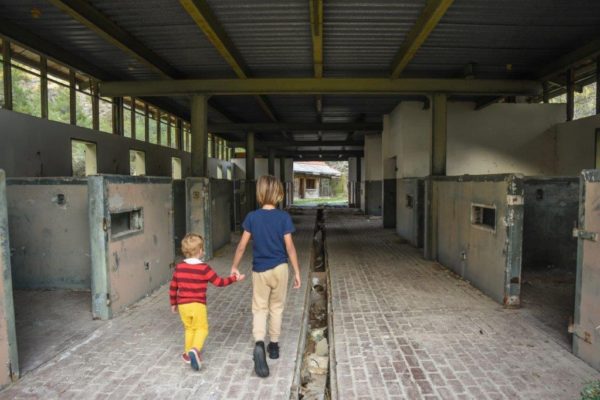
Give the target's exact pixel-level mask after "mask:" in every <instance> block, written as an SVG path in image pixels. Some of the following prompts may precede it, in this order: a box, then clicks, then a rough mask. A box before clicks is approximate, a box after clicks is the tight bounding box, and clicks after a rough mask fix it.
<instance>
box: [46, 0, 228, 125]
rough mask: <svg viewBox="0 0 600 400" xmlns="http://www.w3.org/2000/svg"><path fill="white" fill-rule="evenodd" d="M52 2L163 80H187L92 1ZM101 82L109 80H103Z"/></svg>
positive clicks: (52, 0)
mask: <svg viewBox="0 0 600 400" xmlns="http://www.w3.org/2000/svg"><path fill="white" fill-rule="evenodd" d="M49 1H50V3H52V4H53V5H54V6H55V7H57V8H58V9H60V10H62V11H63V12H64V13H66V14H67V15H69V16H70V17H71V18H73V19H75V20H76V21H78V22H80V23H81V24H83V25H84V26H86V27H88V28H89V29H90V30H92V31H93V32H95V33H96V34H97V35H98V36H100V37H101V38H103V39H104V40H106V41H107V42H109V43H111V44H112V45H114V46H116V47H118V48H120V49H121V50H123V51H124V52H126V53H128V54H130V55H132V56H133V57H135V58H136V59H137V60H139V61H140V62H142V63H143V64H144V65H146V66H148V67H149V68H150V69H152V70H153V71H155V72H157V73H158V74H160V75H161V76H163V77H164V78H167V79H180V78H183V77H184V76H183V75H182V74H181V73H180V72H179V71H177V69H175V68H173V67H172V66H171V65H170V64H169V63H168V62H166V61H165V60H163V59H162V58H161V57H160V56H158V55H157V54H156V53H154V52H153V51H152V50H150V49H149V48H148V47H147V46H145V45H144V44H143V43H142V42H140V41H139V40H138V39H136V38H135V37H134V36H132V35H131V34H129V33H128V32H126V31H125V30H124V29H122V28H120V27H119V26H118V25H117V24H115V23H114V22H112V21H111V20H110V19H108V18H107V17H106V16H105V15H104V14H102V13H101V12H100V11H98V10H97V9H96V8H94V7H93V6H92V5H91V4H90V3H89V2H87V1H83V0H49ZM100 79H106V78H103V77H100ZM209 107H210V110H211V112H212V113H214V114H216V115H219V117H220V118H222V119H226V120H235V118H234V117H232V116H230V115H227V113H226V112H224V111H222V110H219V109H218V108H216V107H215V106H213V105H209Z"/></svg>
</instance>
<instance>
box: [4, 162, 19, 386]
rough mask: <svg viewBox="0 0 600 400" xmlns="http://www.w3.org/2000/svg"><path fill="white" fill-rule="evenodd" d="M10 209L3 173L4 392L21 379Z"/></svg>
mask: <svg viewBox="0 0 600 400" xmlns="http://www.w3.org/2000/svg"><path fill="white" fill-rule="evenodd" d="M7 208H8V207H7V199H6V180H5V174H4V171H3V170H0V273H1V274H0V388H2V387H4V386H6V385H8V384H10V383H11V382H12V381H14V380H16V379H18V377H19V357H18V354H17V335H16V332H15V309H14V303H13V290H12V276H11V267H10V239H9V233H8V211H7Z"/></svg>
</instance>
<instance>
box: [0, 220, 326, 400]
mask: <svg viewBox="0 0 600 400" xmlns="http://www.w3.org/2000/svg"><path fill="white" fill-rule="evenodd" d="M307 214H309V215H307V216H299V215H295V216H294V220H295V222H296V224H297V228H298V233H297V234H296V235H295V239H296V244H297V248H298V253H299V257H300V263H301V267H302V270H303V274H304V275H303V276H304V285H303V288H302V289H301V290H293V289H290V290H289V295H288V303H287V308H286V311H285V313H284V320H283V327H282V331H283V333H282V337H281V358H280V359H279V360H275V361H270V362H269V367H270V369H271V376H270V377H269V378H267V379H261V378H258V377H256V376H255V375H254V372H253V363H252V349H253V344H254V343H253V340H252V334H251V331H252V329H251V325H252V313H251V297H252V291H251V290H252V285H251V281H250V279H247V280H246V281H244V282H241V283H239V284H235V285H232V286H229V287H226V288H215V287H212V286H211V287H209V291H208V303H209V305H208V312H209V324H210V333H209V336H208V339H207V342H206V347H205V351H204V359H205V368H204V370H202V371H200V372H194V371H192V370H191V369H190V368H189V366H186V365H184V364H183V362H182V361H181V360H180V354H181V352H182V347H183V331H182V328H181V323H180V320H179V316H178V315H176V314H172V313H171V312H170V309H169V303H168V292H167V288H166V287H163V288H161V289H160V290H159V291H157V292H156V293H155V294H153V295H152V296H150V297H148V298H146V299H144V300H142V301H141V302H139V303H138V304H136V305H135V306H133V307H132V308H130V309H129V310H127V311H125V312H124V313H122V314H121V315H119V316H118V317H116V318H115V319H113V320H112V321H108V322H106V323H104V324H102V326H101V327H100V328H98V329H97V330H95V331H94V332H93V333H92V334H91V335H89V336H88V337H87V338H86V339H85V340H83V341H82V342H80V343H79V344H77V345H74V346H73V347H71V348H70V349H68V350H67V351H65V352H63V353H61V354H60V355H58V356H57V357H55V358H53V359H52V360H50V361H49V362H47V363H45V364H44V365H42V366H41V367H39V368H37V369H36V370H34V371H32V372H30V373H29V374H26V375H25V376H24V377H23V378H22V379H21V380H20V381H19V382H18V383H16V384H15V385H13V386H11V387H9V388H7V389H6V390H4V391H3V392H0V399H55V398H60V399H69V398H76V399H105V398H114V399H187V398H194V399H254V398H257V399H258V398H261V399H287V398H288V397H289V391H290V387H291V385H292V379H293V374H294V366H295V362H296V351H297V347H298V340H299V333H300V326H301V321H302V313H303V306H304V298H305V290H306V288H307V287H308V285H306V277H307V274H308V267H309V265H308V262H309V258H310V246H311V242H312V240H311V239H312V233H313V227H314V213H312V212H307ZM234 249H235V244H232V245H231V246H227V247H226V248H224V249H222V250H221V251H219V252H217V255H216V256H215V258H214V259H213V260H211V262H210V264H211V266H213V267H214V268H215V269H216V270H217V272H218V273H219V274H223V275H227V274H228V273H229V267H230V265H231V260H232V256H233V251H234ZM244 265H245V267H244V268H243V269H245V271H242V272H248V270H249V257H248V254H247V258H246V261H245V262H244ZM291 283H292V281H291V280H290V284H291Z"/></svg>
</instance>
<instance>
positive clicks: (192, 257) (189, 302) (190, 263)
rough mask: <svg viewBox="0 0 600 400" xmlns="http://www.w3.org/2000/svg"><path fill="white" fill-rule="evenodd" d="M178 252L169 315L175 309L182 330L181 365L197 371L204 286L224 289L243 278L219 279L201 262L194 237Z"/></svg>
mask: <svg viewBox="0 0 600 400" xmlns="http://www.w3.org/2000/svg"><path fill="white" fill-rule="evenodd" d="M181 251H182V253H183V255H184V256H185V257H187V258H186V259H185V260H184V261H183V262H182V263H180V264H177V266H176V267H175V272H174V273H173V279H172V280H171V287H170V290H169V296H170V301H171V311H172V312H174V313H176V312H177V309H179V315H180V316H181V322H183V327H184V330H185V351H184V353H183V354H182V358H183V361H185V362H186V363H189V364H191V366H192V368H193V369H194V370H196V371H198V370H199V369H200V367H201V364H200V363H201V360H202V359H201V358H200V352H201V351H202V346H203V345H204V340H205V339H206V336H208V319H207V314H206V287H207V286H208V282H210V283H212V284H213V285H215V286H228V285H231V284H232V283H233V282H236V281H242V280H244V278H245V275H240V274H236V275H232V276H230V277H228V278H221V277H219V276H218V275H217V274H216V272H215V271H213V269H212V268H211V267H210V266H209V265H208V264H205V263H204V262H203V261H202V260H201V259H202V256H203V255H204V239H202V236H200V235H196V234H194V233H188V234H187V235H185V237H184V238H183V240H182V241H181Z"/></svg>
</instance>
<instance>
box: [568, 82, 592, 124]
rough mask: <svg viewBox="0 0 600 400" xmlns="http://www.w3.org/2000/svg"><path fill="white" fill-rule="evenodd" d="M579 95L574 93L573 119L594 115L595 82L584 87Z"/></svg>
mask: <svg viewBox="0 0 600 400" xmlns="http://www.w3.org/2000/svg"><path fill="white" fill-rule="evenodd" d="M582 89H583V90H582V91H581V93H577V92H575V113H574V116H573V119H579V118H585V117H589V116H591V115H596V89H597V86H596V82H594V83H592V84H590V85H586V86H584V87H583V88H582Z"/></svg>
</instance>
